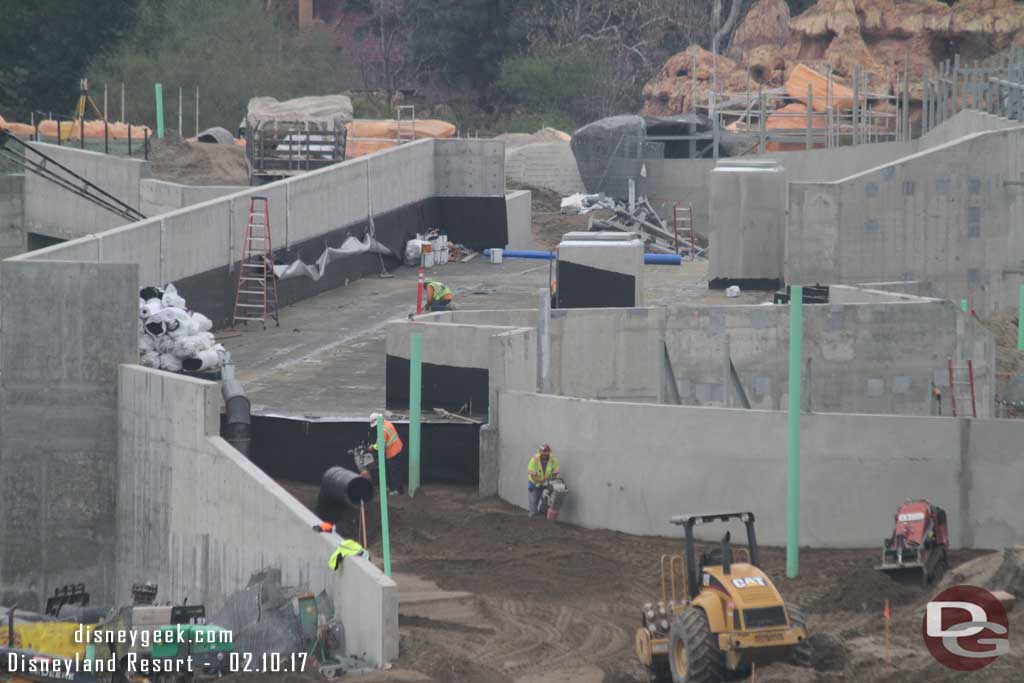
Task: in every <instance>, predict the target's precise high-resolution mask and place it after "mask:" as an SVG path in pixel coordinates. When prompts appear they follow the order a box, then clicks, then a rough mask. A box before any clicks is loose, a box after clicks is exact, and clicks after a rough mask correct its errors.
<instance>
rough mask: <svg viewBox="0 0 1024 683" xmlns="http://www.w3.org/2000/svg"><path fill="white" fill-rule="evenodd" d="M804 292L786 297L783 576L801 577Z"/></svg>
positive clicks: (792, 291) (799, 290) (796, 290)
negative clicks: (786, 448) (786, 471)
mask: <svg viewBox="0 0 1024 683" xmlns="http://www.w3.org/2000/svg"><path fill="white" fill-rule="evenodd" d="M803 303H804V288H803V287H801V286H800V285H793V286H792V287H790V294H789V476H788V479H787V491H788V497H787V502H786V576H787V577H789V578H791V579H795V578H796V577H797V574H799V573H800V385H801V377H800V371H801V368H802V366H803V363H802V362H801V357H802V356H803V335H804V312H803Z"/></svg>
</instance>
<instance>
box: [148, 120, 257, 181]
mask: <svg viewBox="0 0 1024 683" xmlns="http://www.w3.org/2000/svg"><path fill="white" fill-rule="evenodd" d="M152 145H153V147H152V150H151V152H150V155H149V161H150V172H151V173H152V174H153V177H154V178H158V179H160V180H166V181H169V182H172V183H182V184H184V185H248V184H249V170H248V167H247V166H246V164H245V150H244V149H242V148H241V147H239V146H237V145H216V144H212V143H201V142H195V143H192V142H185V141H184V140H183V139H182V138H181V136H180V135H178V133H177V131H174V130H167V131H165V134H164V139H163V140H153V141H152Z"/></svg>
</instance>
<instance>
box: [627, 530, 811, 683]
mask: <svg viewBox="0 0 1024 683" xmlns="http://www.w3.org/2000/svg"><path fill="white" fill-rule="evenodd" d="M730 519H739V520H740V521H742V522H743V524H744V525H745V526H746V530H747V542H748V544H747V547H746V548H738V549H737V550H736V552H735V555H736V557H735V558H734V556H733V555H734V551H733V548H732V546H731V545H730V534H729V533H728V532H726V534H725V536H724V537H723V538H722V542H721V546H720V547H719V548H716V549H714V550H712V551H710V552H705V553H701V557H700V562H699V563H698V562H697V556H696V547H695V541H694V527H696V526H700V525H703V524H708V523H711V522H727V521H729V520H730ZM672 523H673V524H678V525H680V526H682V527H683V529H684V531H685V538H686V547H685V557H682V556H679V555H663V556H662V557H661V602H659V603H657V604H654V603H648V604H646V605H644V610H643V615H642V618H641V626H640V628H639V629H637V632H636V640H635V644H636V653H637V656H638V657H639V658H640V661H641V662H642V663H643V664H644V666H646V667H647V669H648V671H649V672H650V675H651V680H652V681H656V682H658V683H662V682H664V683H667V682H668V681H671V682H672V683H719V681H722V680H724V679H725V678H726V677H727V676H728V677H729V678H733V677H736V676H744V675H747V674H748V673H749V671H750V670H751V668H752V666H753V665H754V664H763V663H767V662H772V661H780V660H788V661H790V662H791V663H794V664H799V665H803V666H808V665H810V659H811V650H810V642H809V641H808V639H807V635H808V634H807V624H806V618H805V616H804V614H803V612H802V611H801V610H800V609H798V608H797V607H794V606H792V605H786V604H785V603H784V602H783V600H782V596H781V595H779V592H778V591H777V590H776V589H775V585H774V584H773V583H772V581H771V579H769V578H768V576H767V575H766V574H765V573H764V572H763V571H761V569H760V568H759V566H758V565H759V553H758V547H757V536H756V535H755V533H754V514H753V513H752V512H732V513H726V514H715V515H677V516H675V517H673V518H672ZM677 588H678V592H677Z"/></svg>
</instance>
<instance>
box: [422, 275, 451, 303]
mask: <svg viewBox="0 0 1024 683" xmlns="http://www.w3.org/2000/svg"><path fill="white" fill-rule="evenodd" d="M426 291H427V310H428V311H447V310H448V309H449V308H451V305H452V296H453V295H452V290H451V289H449V288H448V285H446V284H444V283H443V282H439V281H437V280H435V279H433V278H431V279H429V280H427V290H426Z"/></svg>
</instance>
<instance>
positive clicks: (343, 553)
mask: <svg viewBox="0 0 1024 683" xmlns="http://www.w3.org/2000/svg"><path fill="white" fill-rule="evenodd" d="M363 552H364V551H363V546H361V545H359V544H358V543H357V542H355V541H353V540H352V539H350V538H347V539H345V540H343V541H342V542H341V543H340V544H339V545H338V548H337V549H336V550H335V551H334V553H333V554H331V559H330V560H328V561H327V564H328V566H330V568H331V569H333V570H334V571H337V570H338V567H340V566H341V562H342V560H344V559H345V558H346V557H352V556H353V555H361V554H363Z"/></svg>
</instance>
